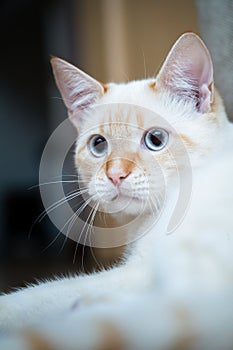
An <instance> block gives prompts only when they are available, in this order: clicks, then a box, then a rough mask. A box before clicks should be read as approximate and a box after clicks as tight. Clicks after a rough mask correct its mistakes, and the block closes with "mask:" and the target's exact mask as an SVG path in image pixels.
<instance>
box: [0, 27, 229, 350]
mask: <svg viewBox="0 0 233 350" xmlns="http://www.w3.org/2000/svg"><path fill="white" fill-rule="evenodd" d="M192 60H193V61H192ZM176 63H177V65H176ZM53 67H54V72H55V76H56V80H57V84H58V86H59V88H60V90H61V92H62V95H63V98H64V101H65V103H66V105H67V107H68V110H69V115H70V117H71V119H72V120H73V122H74V124H75V125H76V126H77V125H78V130H79V138H78V142H77V149H76V164H77V166H78V169H79V173H80V175H81V176H82V179H83V180H84V182H85V179H86V185H87V187H88V189H89V192H88V194H89V196H92V195H94V196H95V199H96V197H97V198H98V201H99V202H100V203H99V205H100V206H101V207H102V209H103V210H104V209H105V210H107V209H108V210H109V207H110V208H111V209H112V210H113V211H115V212H116V213H115V214H114V213H113V214H112V216H113V218H114V220H116V222H120V221H121V220H122V221H124V220H126V221H127V219H128V218H129V217H130V218H132V217H133V218H137V217H138V216H139V215H140V214H141V213H142V217H141V219H140V225H139V224H138V222H137V221H136V222H135V223H134V222H132V223H131V226H130V229H131V230H132V232H130V233H131V235H132V234H133V235H135V237H137V236H142V237H140V239H138V240H136V241H135V242H133V243H131V248H130V249H129V250H128V251H127V253H126V258H125V261H124V262H123V263H122V264H121V265H120V266H118V267H114V268H112V269H109V270H108V271H103V272H100V273H97V274H93V275H89V276H80V277H72V278H66V279H61V280H56V281H51V282H46V283H42V284H39V285H38V286H32V287H29V288H26V289H24V290H22V291H19V292H16V293H13V294H10V295H6V296H2V297H1V299H0V324H1V327H2V329H3V330H7V331H9V332H11V333H10V337H9V336H6V337H2V340H0V345H1V346H2V347H1V349H11V350H13V349H15V350H21V349H43V348H44V349H45V348H46V346H47V348H48V349H50V348H51V349H76V350H77V349H83V350H85V349H86V350H87V349H92V350H95V349H97V350H101V349H119V350H120V349H132V350H136V349H138V350H142V349H143V350H144V349H145V350H146V349H148V350H150V349H159V350H160V349H161V350H162V349H166V350H171V349H179V350H180V349H198V350H204V349H205V350H206V349H216V350H219V349H226V350H230V349H232V347H233V334H232V331H231V329H232V326H233V297H232V295H233V257H232V251H233V219H232V217H231V215H232V208H233V191H232V190H231V183H232V178H233V149H232V148H233V147H232V144H231V142H232V139H233V127H232V125H231V124H230V123H229V122H228V121H227V118H226V115H225V112H224V108H223V104H222V101H221V99H220V97H219V96H218V94H217V92H214V90H213V77H212V65H211V61H210V58H209V55H208V51H207V50H206V48H205V47H204V46H203V43H202V42H201V41H200V40H199V39H198V38H197V37H196V36H195V35H193V34H187V35H184V36H183V37H181V39H180V41H178V44H176V46H175V47H174V48H173V50H172V51H171V53H170V55H169V56H168V59H167V60H166V62H165V65H164V66H163V67H162V69H161V71H160V73H159V75H158V77H157V79H156V81H155V80H154V79H150V80H144V81H138V82H131V83H129V84H121V85H115V84H110V85H107V86H105V87H104V88H103V86H102V85H101V84H99V83H97V82H96V81H94V80H91V78H89V77H86V76H85V75H84V73H82V72H80V71H78V70H77V71H75V68H74V67H72V66H71V65H69V64H67V63H65V62H64V61H61V60H59V59H54V61H53ZM182 69H183V70H182ZM184 73H185V74H184ZM104 90H105V91H104ZM81 92H82V93H81ZM84 92H85V93H84ZM96 95H97V96H98V98H96ZM93 96H94V97H95V98H94V97H93ZM93 99H94V100H93ZM93 101H94V102H95V104H96V108H95V109H91V110H89V107H90V106H89V105H90V104H93ZM84 107H85V110H87V112H86V114H85V111H84V112H83V108H84ZM89 114H91V115H89ZM151 128H153V130H154V128H156V132H157V131H158V130H160V131H161V130H167V131H168V133H169V139H168V140H167V139H166V137H167V136H166V134H158V133H157V134H153V135H159V137H164V140H165V139H166V140H167V143H166V145H164V148H162V149H158V148H155V149H153V147H154V146H153V143H151V141H156V147H158V146H159V147H160V146H161V144H160V143H158V142H157V141H158V140H157V139H156V140H155V139H154V138H153V137H151V134H148V130H151ZM93 135H94V136H95V135H101V137H104V143H103V144H102V141H103V139H102V141H101V140H100V139H99V140H98V142H99V143H100V144H102V145H105V142H107V146H108V148H106V147H105V148H104V147H102V148H100V149H98V148H96V147H95V143H93V142H96V139H94V141H93ZM148 135H149V136H148ZM161 135H162V136H161ZM119 138H120V141H121V142H119V141H117V140H119ZM106 140H107V141H106ZM160 140H161V139H160ZM123 141H124V142H123ZM180 141H181V142H180ZM86 144H87V145H88V147H84V145H86ZM148 144H149V146H150V147H151V148H150V149H149V150H148ZM93 145H94V146H93ZM187 154H188V158H187ZM104 157H105V158H104ZM173 158H175V164H174V162H173V160H172V159H173ZM103 159H104V162H103ZM155 163H156V166H155ZM160 168H162V170H163V171H162V172H161V173H160ZM90 169H92V170H93V178H91V177H90V176H89V174H90V173H89V171H90ZM190 170H192V171H191V172H190ZM155 171H157V174H158V175H157V176H155ZM88 176H89V178H88ZM87 178H88V181H87ZM129 184H130V185H129ZM164 186H165V187H166V194H165V195H164V193H163V191H162V190H163V188H164ZM190 186H192V192H193V193H192V199H191V202H190V203H189V198H186V195H188V194H189V190H190ZM182 191H183V192H182ZM116 192H117V195H118V197H117V200H116V201H114V199H115V196H116ZM148 193H149V196H148ZM190 193H191V191H190ZM179 194H182V196H181V200H180V203H181V204H180V205H181V207H182V204H183V203H184V202H186V207H184V208H183V210H185V209H188V210H187V214H186V216H185V217H184V218H183V222H181V217H180V215H179V212H177V213H176V217H175V220H177V222H175V224H177V225H178V227H177V228H176V229H175V230H174V227H172V228H173V231H172V232H170V233H168V231H169V229H168V226H169V223H170V224H171V222H170V220H171V217H172V214H173V212H174V207H176V205H177V203H178V202H177V196H178V197H179ZM128 197H130V198H132V202H131V203H130V205H128ZM148 198H149V199H148ZM161 198H163V199H164V200H163V202H162V201H161ZM103 199H104V200H103ZM139 199H140V200H141V202H140V201H139ZM141 203H143V204H144V206H143V210H142V208H141ZM122 207H123V208H124V209H123V211H121V214H120V215H119V211H120V210H121V208H122ZM161 207H163V208H162V209H163V210H162V211H161V213H160V216H159V217H158V212H159V211H160V209H161ZM154 216H155V217H156V218H155V217H154ZM180 222H181V223H180ZM179 224H180V225H179ZM173 226H174V223H173ZM119 231H120V228H119ZM143 233H145V234H144V235H143ZM16 330H18V331H19V333H17V331H16ZM29 330H30V331H29ZM1 342H2V343H1ZM38 344H39V345H40V344H42V345H40V346H41V347H39V345H38ZM43 344H44V345H43ZM27 346H28V347H27Z"/></svg>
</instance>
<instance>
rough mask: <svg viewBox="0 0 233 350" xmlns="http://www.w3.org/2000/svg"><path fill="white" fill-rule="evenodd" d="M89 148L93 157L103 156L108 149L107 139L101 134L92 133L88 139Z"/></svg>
mask: <svg viewBox="0 0 233 350" xmlns="http://www.w3.org/2000/svg"><path fill="white" fill-rule="evenodd" d="M89 150H90V152H91V153H92V154H93V156H95V157H103V156H104V155H105V154H106V153H107V150H108V143H107V140H106V139H105V138H104V137H103V136H101V135H94V136H92V137H91V139H90V141H89Z"/></svg>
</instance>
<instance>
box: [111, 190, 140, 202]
mask: <svg viewBox="0 0 233 350" xmlns="http://www.w3.org/2000/svg"><path fill="white" fill-rule="evenodd" d="M117 200H118V201H121V200H122V201H126V200H127V201H131V200H133V201H140V198H139V197H137V196H136V195H134V194H127V193H123V192H121V191H119V190H118V191H117V193H116V195H114V197H113V198H112V200H111V201H112V202H113V201H117Z"/></svg>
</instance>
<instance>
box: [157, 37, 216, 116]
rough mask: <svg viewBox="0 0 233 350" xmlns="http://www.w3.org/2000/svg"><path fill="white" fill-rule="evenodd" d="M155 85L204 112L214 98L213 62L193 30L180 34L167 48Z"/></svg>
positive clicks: (207, 109)
mask: <svg viewBox="0 0 233 350" xmlns="http://www.w3.org/2000/svg"><path fill="white" fill-rule="evenodd" d="M156 86H157V87H158V88H159V87H160V88H163V89H165V90H169V91H170V92H172V93H173V94H175V95H177V96H178V97H179V98H183V99H186V100H187V99H188V100H192V101H194V102H195V104H196V108H197V109H198V110H199V111H200V112H202V113H206V112H208V111H209V110H210V108H211V103H212V102H213V94H214V92H213V89H214V84H213V64H212V60H211V57H210V54H209V51H208V50H207V48H206V46H205V44H204V43H203V41H202V40H201V39H200V38H199V37H198V36H197V35H196V34H194V33H186V34H183V35H182V36H181V37H180V38H179V39H178V40H177V41H176V43H175V44H174V46H173V47H172V49H171V51H170V52H169V54H168V56H167V58H166V60H165V62H164V64H163V66H162V68H161V70H160V72H159V74H158V76H157V81H156Z"/></svg>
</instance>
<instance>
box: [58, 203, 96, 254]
mask: <svg viewBox="0 0 233 350" xmlns="http://www.w3.org/2000/svg"><path fill="white" fill-rule="evenodd" d="M91 200H92V197H91V198H89V199H88V200H86V201H85V202H84V203H83V204H82V205H81V207H79V209H78V210H76V211H75V212H74V214H73V215H72V216H71V217H70V218H69V219H68V220H67V221H66V223H65V225H64V226H63V227H62V229H61V230H63V229H64V228H65V226H66V225H67V224H68V223H69V226H68V228H67V233H66V235H65V239H64V241H63V244H62V247H61V249H60V251H59V254H61V252H62V250H63V248H64V246H65V244H66V242H67V239H68V238H69V233H70V231H71V229H72V226H73V224H74V223H75V221H76V220H77V217H78V216H79V215H80V214H81V213H82V211H83V210H84V209H85V208H86V206H87V205H88V204H89V203H90V201H91Z"/></svg>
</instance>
